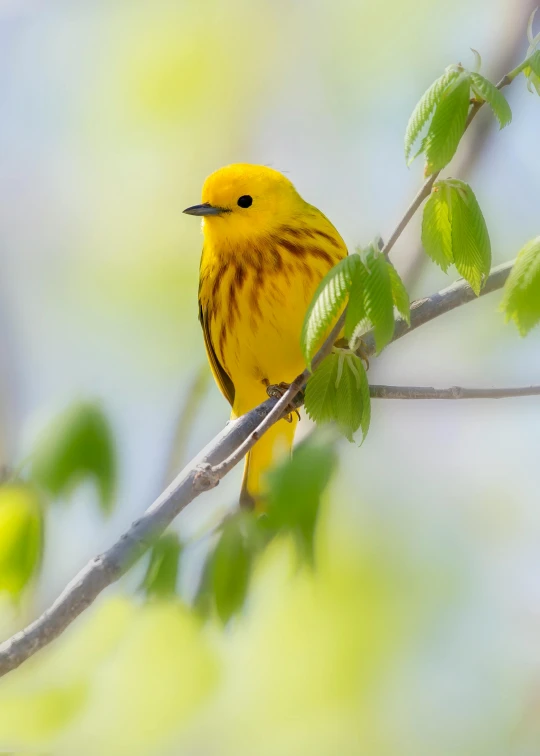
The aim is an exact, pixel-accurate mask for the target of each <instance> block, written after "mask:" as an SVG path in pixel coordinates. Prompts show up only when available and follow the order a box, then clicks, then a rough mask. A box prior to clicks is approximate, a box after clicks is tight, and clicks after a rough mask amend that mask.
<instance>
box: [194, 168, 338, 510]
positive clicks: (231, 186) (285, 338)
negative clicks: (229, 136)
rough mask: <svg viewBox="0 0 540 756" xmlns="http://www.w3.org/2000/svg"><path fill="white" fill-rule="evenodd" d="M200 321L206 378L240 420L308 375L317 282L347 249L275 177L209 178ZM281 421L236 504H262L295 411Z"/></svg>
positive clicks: (234, 172) (264, 172) (237, 174)
mask: <svg viewBox="0 0 540 756" xmlns="http://www.w3.org/2000/svg"><path fill="white" fill-rule="evenodd" d="M184 212H185V213H188V214H189V215H197V216H202V218H203V221H202V230H203V236H204V245H203V251H202V258H201V267H200V281H199V319H200V321H201V325H202V329H203V333H204V342H205V346H206V352H207V355H208V360H209V362H210V367H211V368H212V373H213V374H214V378H215V380H216V383H217V385H218V386H219V388H220V390H221V392H222V394H223V395H224V396H225V398H226V399H227V400H228V401H229V403H230V404H231V405H232V415H231V417H232V418H235V417H239V416H240V415H243V414H244V413H246V412H248V411H249V410H250V409H252V408H253V407H256V406H257V405H258V404H260V403H261V402H263V401H264V400H265V399H266V398H267V396H268V395H270V396H275V395H276V394H279V392H280V391H282V390H283V389H284V388H285V387H286V386H287V384H288V383H289V382H291V381H293V380H294V378H296V376H297V375H298V374H299V373H301V372H302V370H303V369H304V367H305V365H304V360H303V357H302V352H301V349H300V334H301V330H302V324H303V320H304V315H305V313H306V310H307V308H308V305H309V303H310V301H311V299H312V297H313V294H314V293H315V289H316V288H317V286H318V284H319V282H320V280H321V279H322V278H323V276H324V275H325V274H326V273H327V272H328V271H329V270H330V268H332V267H333V266H334V265H335V264H336V263H337V262H339V260H341V259H342V258H343V257H345V256H346V255H347V248H346V247H345V244H344V242H343V240H342V238H341V236H340V235H339V233H338V232H337V231H336V229H335V228H334V226H333V225H332V224H331V223H330V221H329V220H328V219H327V218H326V217H325V216H324V215H323V214H322V213H321V212H320V210H317V208H315V207H313V206H312V205H310V204H308V203H307V202H305V201H304V200H303V199H302V197H300V195H299V194H298V192H297V191H296V189H295V188H294V186H293V185H292V183H291V182H290V181H289V180H288V179H287V178H286V177H285V176H283V175H282V174H281V173H279V172H278V171H275V170H273V169H272V168H267V167H265V166H262V165H248V164H238V165H229V166H226V167H225V168H221V169H220V170H218V171H216V172H215V173H213V174H212V175H211V176H209V177H208V178H207V179H206V181H205V183H204V186H203V190H202V204H200V205H194V206H193V207H188V208H187V209H186V210H184ZM287 420H288V422H285V421H279V422H278V423H276V424H275V425H274V426H272V428H270V430H268V431H267V432H266V433H265V434H264V436H263V437H262V438H261V439H260V440H259V441H258V442H257V443H256V444H255V446H254V447H253V449H252V450H251V451H250V452H249V454H248V456H247V458H246V463H245V470H244V479H243V484H242V495H241V503H242V504H244V505H253V503H256V504H258V505H259V506H260V505H261V501H262V500H263V499H264V494H265V490H266V489H265V473H266V471H267V469H268V468H269V467H270V466H271V464H272V462H273V461H274V460H275V459H276V457H277V456H278V455H279V454H281V453H282V452H283V451H284V450H290V448H291V447H292V442H293V437H294V432H295V429H296V424H297V417H296V415H294V414H293V415H290V416H289V417H288V418H287Z"/></svg>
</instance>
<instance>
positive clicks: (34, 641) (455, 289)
mask: <svg viewBox="0 0 540 756" xmlns="http://www.w3.org/2000/svg"><path fill="white" fill-rule="evenodd" d="M511 267H512V263H507V264H506V265H503V266H500V267H499V268H498V269H496V270H494V271H493V273H492V274H491V275H490V276H489V278H488V280H487V282H486V285H485V287H484V289H483V291H482V293H488V292H491V291H495V290H496V289H500V288H501V287H502V286H503V284H504V282H505V280H506V278H507V277H508V274H509V272H510V269H511ZM472 299H476V297H475V295H474V292H473V291H472V289H471V287H470V286H469V285H468V284H467V282H466V281H458V282H457V283H456V284H454V285H453V286H450V287H449V288H447V289H445V290H444V291H442V292H439V293H438V294H434V295H433V296H431V297H427V298H425V299H422V300H420V301H419V302H415V303H413V306H412V308H411V325H410V327H409V326H408V325H407V323H405V321H401V320H400V321H398V322H397V323H396V333H395V336H394V341H395V340H397V339H399V338H401V337H402V336H405V335H406V334H407V333H409V332H410V331H412V330H414V329H415V328H418V327H419V326H420V325H424V324H425V323H427V322H429V321H430V320H433V319H434V318H436V317H438V316H439V315H442V314H443V313H445V312H449V311H450V310H453V309H454V308H455V307H458V306H460V305H463V304H466V303H467V302H470V301H471V300H472ZM342 318H343V316H342ZM342 318H340V322H339V323H337V324H336V326H335V328H334V329H333V333H332V334H331V337H330V338H329V340H327V342H325V345H324V346H323V348H322V349H321V351H320V352H319V354H318V355H317V357H316V359H315V360H314V364H315V365H316V364H318V362H319V361H320V360H322V359H323V356H324V354H325V353H326V352H327V351H328V343H329V341H331V338H334V339H335V337H336V335H337V334H338V333H339V331H340V329H341V325H342V324H341V320H342ZM365 340H366V344H367V346H366V349H367V351H368V353H370V354H372V353H373V351H374V349H375V346H374V341H373V334H371V333H370V334H367V335H366V338H365ZM332 343H333V342H331V343H330V348H331V346H332ZM301 377H302V380H304V379H305V377H306V376H305V373H302V376H301ZM299 378H300V376H299ZM300 384H301V381H300V382H299V383H297V382H296V381H295V382H294V384H293V385H292V387H291V389H290V390H289V391H288V392H287V393H286V394H285V395H284V396H283V397H282V398H281V399H280V400H279V401H276V400H275V399H268V400H267V401H266V402H264V403H263V404H261V405H259V406H258V407H255V408H254V409H253V410H251V411H250V412H248V413H247V414H245V415H243V416H242V417H240V418H238V420H235V421H234V422H232V423H229V424H228V425H227V426H226V428H225V429H224V430H223V431H222V433H220V434H219V436H217V437H216V438H215V439H214V440H213V441H212V442H211V443H210V444H209V445H208V446H207V447H206V449H204V450H203V451H202V452H201V453H200V454H199V455H198V456H197V457H196V458H195V459H194V460H192V461H191V462H190V464H189V465H187V466H186V467H185V468H184V470H183V471H182V472H181V473H180V474H179V475H178V476H177V477H176V479H175V480H174V481H173V482H172V483H171V485H170V486H169V487H168V488H167V489H166V490H165V491H163V493H162V494H161V495H160V496H159V497H158V498H157V499H156V501H155V502H154V503H153V504H152V505H151V506H150V507H149V508H148V509H147V510H146V512H145V513H144V514H143V515H142V517H141V518H140V519H139V520H136V521H135V522H134V523H133V525H132V526H131V527H130V528H129V530H128V531H127V532H126V533H124V535H122V536H121V537H120V539H119V540H118V541H117V542H116V543H115V544H113V546H111V547H110V548H109V549H108V550H107V551H105V552H104V553H103V554H101V555H100V556H97V557H95V558H94V559H92V560H91V561H90V562H89V563H88V564H87V565H86V566H85V567H84V568H83V569H82V570H81V571H80V572H79V574H78V575H77V576H76V577H75V578H74V579H73V580H72V581H71V582H70V583H69V585H68V586H67V587H66V588H65V589H64V591H63V592H62V593H61V595H60V596H59V597H58V598H57V599H56V601H55V602H54V604H52V606H51V607H50V608H49V609H47V610H46V611H45V612H44V613H43V614H42V615H41V616H40V617H39V618H38V619H36V620H35V621H34V622H32V623H31V624H30V625H28V627H26V628H25V629H24V630H21V631H20V632H19V633H16V634H15V635H14V636H13V637H11V638H10V639H9V640H7V641H5V642H4V643H2V644H1V645H0V676H2V675H5V674H6V673H7V672H9V671H10V670H13V669H15V668H16V667H18V666H19V665H21V664H22V663H23V662H24V661H25V660H26V659H28V658H29V657H31V656H33V654H35V653H36V652H37V651H39V650H40V649H41V648H43V647H44V646H46V645H48V644H49V643H50V642H51V641H52V640H54V639H55V638H57V637H58V636H59V635H60V634H61V633H62V632H63V631H64V630H65V629H66V628H67V627H68V626H69V625H70V624H71V623H72V622H73V621H74V620H75V619H76V618H77V617H78V616H79V615H80V614H81V613H82V612H83V611H84V610H85V609H86V608H87V607H88V606H90V604H92V603H93V601H94V600H95V599H96V598H97V596H99V594H100V593H101V592H102V591H103V590H104V589H105V588H107V587H108V586H109V585H111V584H112V583H114V582H115V581H116V580H118V579H119V578H120V576H121V575H123V574H124V573H125V572H126V571H127V570H128V569H129V567H130V566H131V565H132V564H133V563H134V562H135V561H136V560H137V559H138V558H139V557H140V556H141V555H142V554H143V553H144V551H145V550H146V549H147V548H148V547H149V545H150V544H151V543H152V541H153V540H154V539H155V538H156V537H158V536H159V535H160V534H161V533H162V532H163V531H164V530H165V528H167V527H168V525H170V523H171V522H172V521H173V520H174V518H175V517H176V516H177V515H178V514H179V513H180V512H181V511H182V510H183V509H185V507H186V506H187V505H188V504H189V503H190V502H191V501H193V500H194V499H195V498H197V496H199V495H200V494H201V493H202V492H203V491H207V490H209V489H211V488H214V487H215V486H217V485H218V483H219V481H220V479H221V478H222V477H223V476H224V475H226V473H227V472H228V470H229V469H231V467H232V463H231V462H228V464H227V467H226V468H223V467H222V468H220V465H221V463H223V462H224V461H226V460H231V458H234V461H235V463H236V462H238V461H239V459H240V458H239V457H238V455H237V454H236V451H237V450H238V449H239V448H240V447H241V446H242V444H244V443H245V442H246V440H247V439H249V437H250V436H251V434H253V432H254V431H255V430H257V431H258V432H260V429H261V427H263V423H266V421H268V419H269V418H270V417H272V421H273V422H277V420H278V419H279V418H280V417H281V416H282V415H283V414H284V412H285V411H286V409H287V404H288V403H289V402H290V400H292V399H293V398H294V396H295V393H297V391H298V385H300ZM287 394H290V396H287Z"/></svg>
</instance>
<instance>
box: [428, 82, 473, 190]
mask: <svg viewBox="0 0 540 756" xmlns="http://www.w3.org/2000/svg"><path fill="white" fill-rule="evenodd" d="M469 93H470V79H469V77H468V76H465V75H463V74H462V75H461V76H460V78H459V79H458V80H457V81H456V82H454V83H453V84H452V85H451V86H450V87H449V88H448V89H447V90H446V91H445V92H444V93H443V95H442V97H441V99H440V101H439V103H438V104H437V107H436V109H435V113H434V114H433V118H432V120H431V124H430V126H429V130H428V133H427V135H426V137H425V139H424V141H423V143H422V151H423V152H424V153H425V156H426V170H425V173H426V175H427V176H429V175H431V174H432V173H436V172H437V171H440V170H442V169H443V168H444V167H445V165H448V163H449V162H450V160H451V159H452V158H453V157H454V155H455V152H456V150H457V148H458V144H459V142H460V139H461V137H462V136H463V132H464V131H465V124H466V122H467V114H468V112H469V104H470V103H469Z"/></svg>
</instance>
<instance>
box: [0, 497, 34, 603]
mask: <svg viewBox="0 0 540 756" xmlns="http://www.w3.org/2000/svg"><path fill="white" fill-rule="evenodd" d="M42 551H43V511H42V504H41V501H40V498H39V495H38V493H37V491H36V490H35V488H33V487H32V486H30V485H27V484H23V483H13V484H8V485H4V486H1V487H0V594H2V593H3V592H7V593H9V594H10V596H11V597H12V598H13V599H15V600H17V599H18V598H19V596H20V594H21V592H22V591H23V590H24V588H25V587H26V586H27V585H28V583H29V581H30V580H31V579H32V577H33V576H34V575H35V573H36V572H37V570H38V568H39V565H40V563H41V554H42Z"/></svg>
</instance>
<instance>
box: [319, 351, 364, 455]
mask: <svg viewBox="0 0 540 756" xmlns="http://www.w3.org/2000/svg"><path fill="white" fill-rule="evenodd" d="M305 407H306V412H307V413H308V415H309V417H310V418H311V419H312V420H314V421H315V422H316V423H320V424H323V423H329V422H335V423H336V424H337V426H338V427H339V429H340V430H341V432H342V433H343V434H344V435H345V436H346V437H347V438H348V439H349V441H353V440H354V438H353V436H354V434H355V433H356V431H357V430H358V429H359V428H361V429H362V433H363V436H364V437H365V435H366V434H367V432H368V429H369V423H370V416H371V415H370V413H371V409H370V396H369V384H368V381H367V376H366V372H365V369H364V366H363V364H362V361H361V360H360V358H359V357H357V356H356V355H355V354H351V353H350V352H346V351H337V352H335V353H333V354H331V355H329V356H328V357H326V358H325V359H324V360H323V362H322V363H321V364H320V365H319V367H318V368H317V369H316V370H315V372H314V373H313V375H312V376H311V378H310V379H309V381H308V383H307V386H306V393H305Z"/></svg>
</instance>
